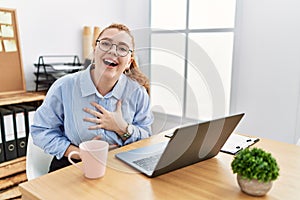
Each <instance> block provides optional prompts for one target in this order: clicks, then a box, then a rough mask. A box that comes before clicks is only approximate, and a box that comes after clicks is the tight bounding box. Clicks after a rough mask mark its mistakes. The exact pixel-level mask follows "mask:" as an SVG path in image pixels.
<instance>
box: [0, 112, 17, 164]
mask: <svg viewBox="0 0 300 200" xmlns="http://www.w3.org/2000/svg"><path fill="white" fill-rule="evenodd" d="M0 120H1V135H2V143H3V146H4V152H5V160H6V161H9V160H13V159H15V158H17V157H18V155H17V142H16V138H15V133H14V123H13V112H12V111H10V110H7V109H4V108H0Z"/></svg>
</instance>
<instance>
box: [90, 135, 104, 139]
mask: <svg viewBox="0 0 300 200" xmlns="http://www.w3.org/2000/svg"><path fill="white" fill-rule="evenodd" d="M101 139H102V136H101V135H96V136H95V137H93V139H92V140H101Z"/></svg>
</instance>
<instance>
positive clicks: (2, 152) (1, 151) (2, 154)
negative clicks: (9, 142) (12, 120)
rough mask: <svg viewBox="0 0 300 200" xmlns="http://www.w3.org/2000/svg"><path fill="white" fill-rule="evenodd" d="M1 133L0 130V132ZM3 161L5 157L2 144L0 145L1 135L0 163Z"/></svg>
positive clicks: (0, 136) (0, 137) (0, 138)
mask: <svg viewBox="0 0 300 200" xmlns="http://www.w3.org/2000/svg"><path fill="white" fill-rule="evenodd" d="M0 132H1V130H0ZM4 161H5V157H4V147H3V143H2V134H1V135H0V163H2V162H4Z"/></svg>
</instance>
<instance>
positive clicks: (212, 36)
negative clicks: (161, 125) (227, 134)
mask: <svg viewBox="0 0 300 200" xmlns="http://www.w3.org/2000/svg"><path fill="white" fill-rule="evenodd" d="M235 3H236V2H235V0H209V1H208V0H177V1H172V0H164V1H160V0H151V30H152V31H151V50H150V63H151V69H150V74H151V75H150V79H151V101H152V106H153V110H154V111H157V112H164V113H167V114H172V115H176V116H180V117H187V118H194V119H200V120H205V119H210V118H212V117H215V116H220V115H224V114H228V112H229V105H230V87H231V66H232V55H233V41H234V21H235V19H234V18H235Z"/></svg>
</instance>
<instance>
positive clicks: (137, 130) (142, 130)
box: [124, 88, 153, 145]
mask: <svg viewBox="0 0 300 200" xmlns="http://www.w3.org/2000/svg"><path fill="white" fill-rule="evenodd" d="M131 101H132V102H133V103H135V105H136V106H135V109H136V110H135V116H134V118H133V121H132V125H133V126H134V131H133V134H132V135H131V137H130V138H128V139H127V140H126V141H125V142H124V144H125V145H126V144H129V143H132V142H135V141H138V140H141V139H144V138H148V137H150V136H151V135H152V131H151V124H152V123H153V115H152V112H151V108H150V98H149V95H148V94H147V92H146V90H145V89H144V88H142V89H139V90H137V91H136V92H135V93H133V94H132V98H131Z"/></svg>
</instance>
